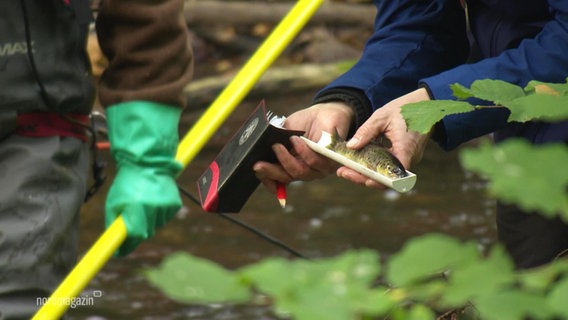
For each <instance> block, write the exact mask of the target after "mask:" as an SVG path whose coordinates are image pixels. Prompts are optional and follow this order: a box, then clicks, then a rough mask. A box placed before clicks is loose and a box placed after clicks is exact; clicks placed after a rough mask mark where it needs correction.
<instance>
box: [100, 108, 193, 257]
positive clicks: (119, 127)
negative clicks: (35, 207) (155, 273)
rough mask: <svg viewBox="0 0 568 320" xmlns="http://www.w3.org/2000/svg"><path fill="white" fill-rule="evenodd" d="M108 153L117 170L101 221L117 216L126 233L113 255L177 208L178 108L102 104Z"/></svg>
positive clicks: (124, 252) (135, 243)
mask: <svg viewBox="0 0 568 320" xmlns="http://www.w3.org/2000/svg"><path fill="white" fill-rule="evenodd" d="M106 114H107V121H108V134H109V140H110V145H111V153H112V155H113V157H114V159H115V160H116V162H117V166H118V172H117V174H116V177H115V178H114V181H113V183H112V185H111V188H110V190H109V192H108V195H107V199H106V208H105V225H106V227H108V226H109V225H110V224H112V223H113V222H114V220H115V219H116V217H117V216H118V215H120V214H122V217H123V219H124V223H125V225H126V229H127V230H128V236H127V238H126V240H125V242H124V243H123V244H122V246H121V247H120V248H119V249H118V251H117V252H116V253H115V255H118V256H124V255H127V254H129V253H130V252H132V251H133V250H134V249H135V248H136V246H138V244H140V242H142V241H143V240H145V239H148V238H150V237H152V236H153V235H154V232H155V229H156V228H157V227H161V226H163V225H164V224H166V223H167V222H168V221H169V220H171V219H172V218H173V217H174V216H175V214H176V213H177V211H178V210H179V209H180V207H181V198H180V194H179V190H178V188H177V185H176V182H175V178H176V176H177V174H178V173H179V172H180V171H181V169H182V165H181V164H180V163H179V162H177V161H176V160H175V154H176V150H177V146H178V140H179V136H178V123H179V119H180V116H181V109H179V108H175V107H171V106H168V105H163V104H158V103H153V102H147V101H131V102H124V103H120V104H117V105H113V106H110V107H108V108H107V110H106Z"/></svg>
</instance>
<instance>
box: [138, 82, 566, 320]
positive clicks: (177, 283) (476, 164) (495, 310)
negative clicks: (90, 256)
mask: <svg viewBox="0 0 568 320" xmlns="http://www.w3.org/2000/svg"><path fill="white" fill-rule="evenodd" d="M452 89H453V91H454V94H455V95H456V97H458V98H460V99H468V98H476V99H481V100H484V101H486V102H487V101H489V102H492V103H493V104H494V105H497V106H499V107H501V106H502V107H506V108H508V109H509V110H510V117H509V121H517V122H519V121H520V122H523V121H528V120H531V119H537V120H542V121H560V120H565V119H568V83H566V84H549V83H540V82H531V83H530V84H529V85H528V86H527V87H525V88H520V87H517V86H514V85H511V84H508V83H505V82H502V81H496V80H482V81H477V82H475V83H473V85H472V86H471V88H464V87H462V86H459V85H454V86H453V87H452ZM535 106H538V107H535ZM490 107H492V108H494V107H495V106H490ZM483 108H488V107H487V106H477V105H472V104H470V103H468V102H466V101H428V102H421V103H417V104H412V105H407V106H405V107H403V111H402V112H403V116H404V117H405V119H406V120H407V123H408V126H409V128H410V129H411V130H416V131H419V132H423V133H425V132H427V131H429V130H430V128H431V127H432V126H433V125H434V124H435V123H436V122H438V121H440V120H441V119H442V118H443V117H444V116H446V115H448V114H453V113H462V112H471V111H474V110H477V109H483ZM460 155H461V162H462V164H463V165H464V167H465V168H467V169H469V170H472V171H475V172H477V173H479V174H482V175H484V176H485V177H486V178H487V179H488V181H489V191H490V192H491V194H493V195H494V196H495V197H497V198H499V199H500V200H502V201H504V202H508V203H515V204H518V205H519V206H521V207H523V208H524V209H526V210H539V211H541V212H542V213H543V214H545V215H548V216H556V215H559V216H560V217H562V218H563V219H564V220H565V221H568V170H566V169H565V165H566V163H568V150H567V148H566V146H565V145H564V144H562V143H560V144H547V145H544V146H533V145H530V144H528V143H527V142H525V141H523V140H510V141H507V142H505V143H502V144H500V145H498V146H493V145H489V144H482V145H481V146H480V147H479V148H476V149H473V148H469V149H465V150H464V151H462V153H461V154H460ZM379 258H380V256H379V253H377V252H374V251H371V250H360V251H350V252H346V253H344V254H342V255H340V256H337V257H332V258H328V259H322V260H317V261H307V260H294V261H290V260H286V259H283V258H270V259H265V260H263V261H261V262H259V263H255V264H252V265H250V266H246V267H243V268H240V269H237V270H234V271H230V270H226V269H224V268H223V267H221V266H219V265H218V264H216V263H214V262H211V261H208V260H203V259H200V258H196V257H193V256H191V255H189V254H186V253H177V254H174V255H171V256H170V257H168V258H167V259H166V260H165V261H164V262H163V263H162V264H161V266H159V267H158V268H155V269H148V270H146V271H145V275H146V277H147V278H148V279H149V281H150V282H151V283H152V284H153V285H155V286H156V287H158V288H159V289H161V290H162V291H163V292H164V293H165V294H166V295H168V296H169V297H171V298H172V299H175V300H177V301H180V302H184V303H219V302H224V303H247V304H251V303H252V304H254V303H262V304H266V303H270V304H271V305H272V306H273V309H274V312H275V314H277V315H278V316H279V317H282V318H292V319H297V320H313V319H327V320H335V319H337V320H350V319H382V318H388V319H394V320H397V319H434V318H436V317H437V316H438V315H440V314H441V313H444V312H446V311H448V310H450V311H451V310H468V311H469V312H470V314H468V315H467V317H469V318H479V319H484V320H485V319H489V320H491V319H499V320H507V319H526V318H530V319H552V318H554V319H568V308H567V307H566V301H568V260H558V261H554V262H553V263H550V264H548V265H546V266H543V267H540V268H536V269H532V270H525V271H517V270H515V269H514V268H513V264H512V262H511V260H510V258H509V257H508V256H507V254H506V253H505V252H504V250H503V249H502V247H501V246H499V245H496V246H494V247H493V248H492V249H491V251H490V252H489V253H488V254H486V255H483V254H481V253H480V252H479V250H478V248H477V245H476V244H475V243H473V242H467V243H462V242H460V241H458V240H456V239H453V238H451V237H448V236H445V235H439V234H431V235H426V236H423V237H419V238H416V239H413V240H411V241H409V242H408V243H407V244H406V246H405V247H404V248H403V250H402V251H400V252H398V253H396V254H394V255H392V256H391V257H390V258H389V259H388V261H387V262H386V263H385V264H384V265H381V264H380V262H379V261H380V259H379ZM456 312H457V313H455V314H458V313H459V312H458V311H456Z"/></svg>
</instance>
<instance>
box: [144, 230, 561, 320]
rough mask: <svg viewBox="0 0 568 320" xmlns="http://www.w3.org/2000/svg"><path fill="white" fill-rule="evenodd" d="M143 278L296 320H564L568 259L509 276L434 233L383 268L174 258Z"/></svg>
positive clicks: (181, 296) (358, 256) (337, 262)
mask: <svg viewBox="0 0 568 320" xmlns="http://www.w3.org/2000/svg"><path fill="white" fill-rule="evenodd" d="M145 273H146V276H147V278H148V279H149V280H150V282H151V283H152V284H153V285H154V286H156V287H158V288H160V289H161V290H162V291H163V292H164V293H165V294H166V295H168V296H169V297H171V298H173V299H175V300H177V301H180V302H183V303H190V304H191V303H219V302H224V303H248V304H250V303H266V302H267V301H268V300H269V301H272V304H273V308H274V311H275V314H277V315H278V316H281V317H282V318H288V317H291V318H293V319H298V320H313V319H328V320H333V319H337V320H345V319H376V318H377V317H386V316H388V317H389V319H434V318H436V315H437V314H439V313H441V312H443V311H447V310H452V309H460V308H463V307H464V306H468V305H473V306H474V311H473V313H474V314H475V316H477V317H479V318H480V319H499V320H503V319H523V318H524V317H526V316H531V317H532V319H550V318H552V317H554V316H556V317H558V318H568V309H567V308H566V305H565V303H566V299H567V297H568V261H565V260H561V261H557V262H555V263H553V264H550V265H548V266H546V267H543V268H539V269H534V270H530V271H515V270H514V269H513V264H512V262H511V261H510V259H509V258H508V256H507V255H506V254H505V253H504V251H503V250H502V249H501V247H500V246H496V247H494V248H493V249H492V251H491V252H490V253H489V254H488V256H487V257H483V256H482V255H481V254H480V252H479V251H478V249H477V245H476V243H473V242H469V243H462V242H459V241H458V240H456V239H453V238H451V237H448V236H444V235H439V234H431V235H427V236H424V237H421V238H417V239H415V240H411V241H409V243H408V244H407V245H406V246H405V247H404V248H403V250H402V251H401V252H399V253H397V254H396V255H395V256H394V257H392V258H391V259H390V260H389V261H388V262H387V263H386V265H385V266H384V267H381V265H380V263H379V254H378V253H377V252H375V251H371V250H360V251H350V252H346V253H344V254H342V255H340V256H337V257H333V258H328V259H322V260H317V261H308V260H287V259H284V258H270V259H266V260H263V261H261V262H259V263H256V264H253V265H250V266H246V267H243V268H241V269H237V270H234V271H230V270H226V269H224V268H223V267H221V266H220V265H217V264H216V263H214V262H211V261H209V260H204V259H201V258H197V257H194V256H192V255H190V254H187V253H176V254H173V255H171V256H169V257H168V258H167V259H166V260H164V262H163V263H162V264H161V266H160V267H158V268H156V269H150V270H147V271H146V272H145ZM377 279H382V280H381V283H378V284H377ZM266 296H267V297H268V300H267V299H266Z"/></svg>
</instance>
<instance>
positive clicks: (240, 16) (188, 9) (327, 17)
mask: <svg viewBox="0 0 568 320" xmlns="http://www.w3.org/2000/svg"><path fill="white" fill-rule="evenodd" d="M294 4H295V2H289V3H282V2H278V3H274V2H272V3H268V2H252V1H219V0H208V1H201V0H199V1H196V0H185V8H184V14H185V19H186V21H187V23H188V25H190V26H204V25H219V24H225V25H253V24H257V23H272V24H275V23H277V22H279V21H280V20H281V19H282V17H284V15H286V13H287V12H288V11H289V10H290V9H291V8H292V6H293V5H294ZM375 13H376V8H375V6H374V5H372V4H346V3H333V2H332V3H329V2H326V3H325V4H324V5H322V7H321V8H320V9H319V10H318V11H317V12H316V13H315V15H314V16H313V17H312V19H311V21H310V24H333V25H364V26H369V27H372V26H373V21H374V17H375Z"/></svg>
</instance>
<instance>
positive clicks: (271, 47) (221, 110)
mask: <svg viewBox="0 0 568 320" xmlns="http://www.w3.org/2000/svg"><path fill="white" fill-rule="evenodd" d="M322 3H323V0H305V1H302V0H300V1H298V3H297V4H296V6H295V7H294V8H292V10H291V11H290V12H289V13H288V15H287V16H286V17H285V18H284V19H283V20H282V21H281V22H280V24H279V25H278V26H277V27H276V28H275V29H274V31H273V32H272V33H271V34H270V36H269V37H268V38H267V39H266V41H265V42H264V43H263V44H262V45H261V46H260V48H258V50H257V51H256V52H255V54H254V55H253V56H252V57H251V58H250V60H249V61H248V62H247V63H246V64H245V65H244V66H243V68H242V69H241V71H240V72H239V73H238V74H237V75H236V76H235V78H234V79H233V80H232V81H231V83H229V85H228V86H227V87H226V88H225V90H223V92H221V94H220V95H219V96H218V97H217V99H215V101H213V103H212V104H211V106H210V107H209V108H208V109H207V111H206V112H205V113H204V114H203V115H202V116H201V118H200V119H199V121H198V122H197V123H196V124H195V125H194V126H193V128H192V130H191V131H190V132H189V133H188V134H187V135H186V136H185V138H183V140H182V141H181V143H180V145H179V148H178V152H177V156H176V158H177V159H178V160H179V161H180V162H181V163H182V164H183V165H184V167H185V166H187V164H188V163H189V162H190V161H191V160H192V159H193V158H194V157H195V155H196V154H197V153H198V152H199V151H200V150H201V148H202V147H203V146H204V145H205V143H207V141H208V140H209V138H210V137H211V136H212V135H213V134H214V133H215V131H217V129H218V128H219V127H220V126H221V124H222V123H223V121H225V119H226V118H227V117H228V116H229V115H230V114H231V112H232V111H233V110H234V109H235V107H236V106H237V104H238V103H239V102H241V101H242V99H243V98H244V97H245V96H246V94H247V93H248V92H249V91H250V89H251V88H252V87H253V86H254V84H255V83H256V82H257V81H258V79H259V78H260V76H261V75H262V73H263V72H264V71H265V70H266V69H267V68H268V67H269V66H270V65H271V64H272V62H274V60H276V58H278V55H280V53H281V52H282V51H283V50H284V49H285V48H286V46H287V45H288V44H289V43H290V41H292V39H293V38H294V37H295V36H296V34H297V33H298V32H299V31H300V30H301V29H302V27H303V26H304V25H305V24H306V23H307V22H308V21H309V19H310V18H311V16H312V15H313V14H314V13H315V11H316V10H317V9H318V8H319V6H320V5H321V4H322Z"/></svg>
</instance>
